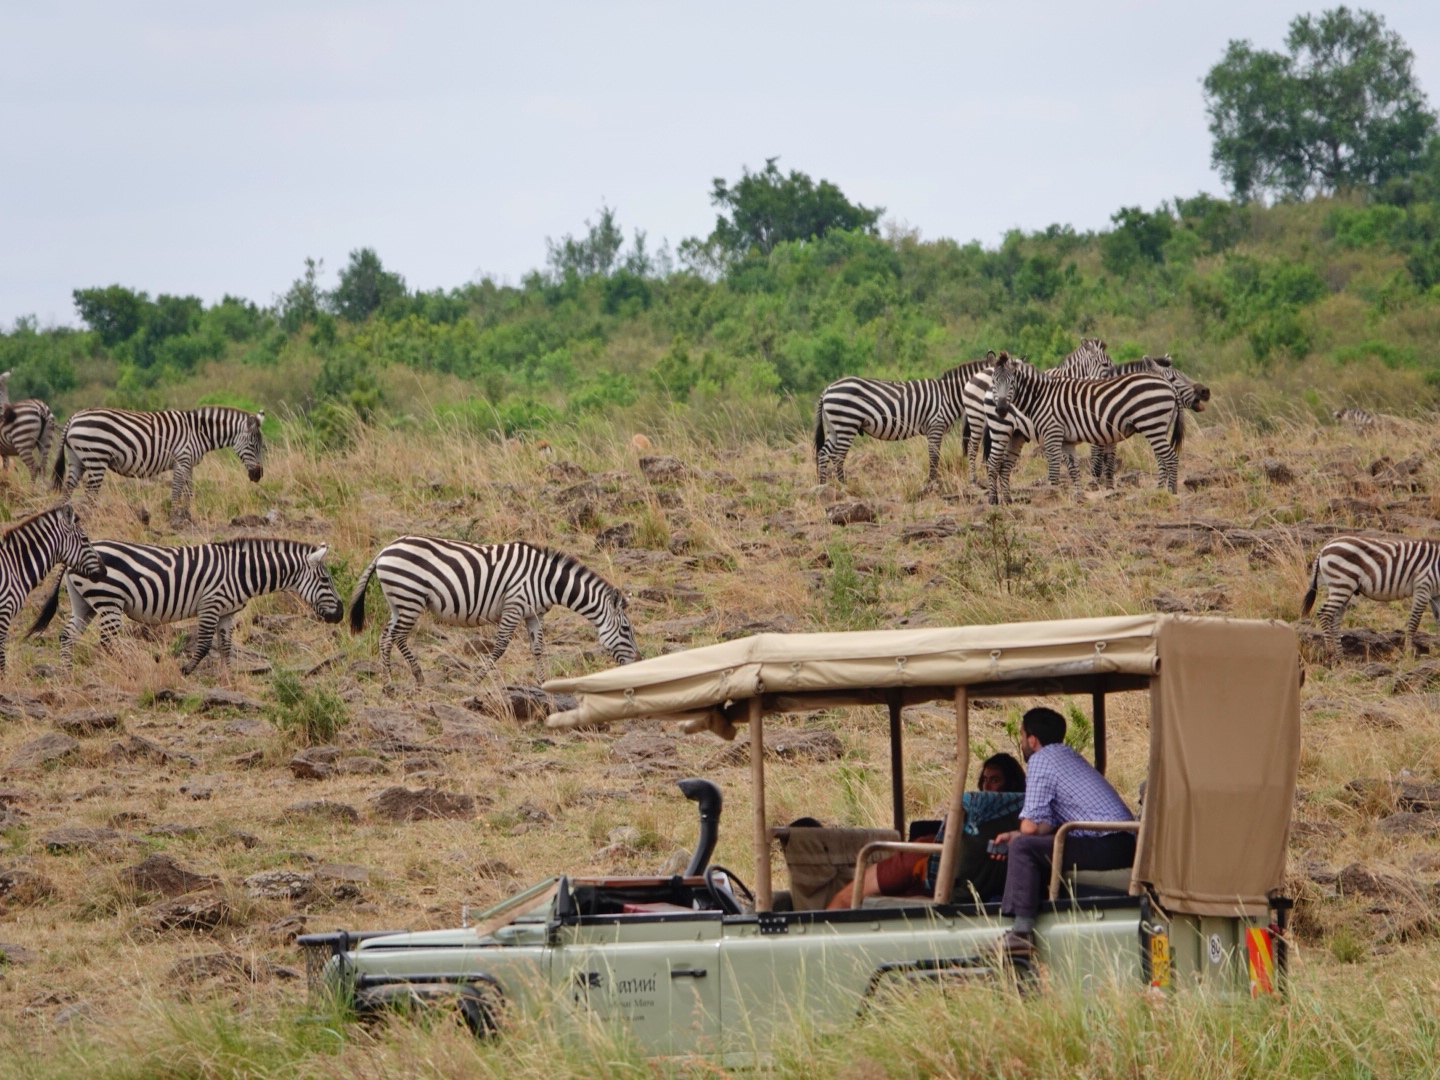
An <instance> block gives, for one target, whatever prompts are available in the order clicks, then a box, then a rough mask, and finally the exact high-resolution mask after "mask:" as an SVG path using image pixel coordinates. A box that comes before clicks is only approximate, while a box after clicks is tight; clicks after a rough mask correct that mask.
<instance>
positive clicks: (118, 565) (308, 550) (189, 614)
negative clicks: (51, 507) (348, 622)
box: [25, 537, 344, 675]
mask: <svg viewBox="0 0 1440 1080" xmlns="http://www.w3.org/2000/svg"><path fill="white" fill-rule="evenodd" d="M95 550H96V552H97V553H98V555H99V557H100V559H101V561H102V562H103V563H104V568H105V571H106V574H105V577H104V579H103V580H101V581H83V580H81V579H79V578H77V577H76V576H75V575H74V574H73V573H72V574H63V575H61V578H60V580H59V581H56V582H55V588H54V589H53V590H52V591H51V593H50V595H49V597H48V598H47V599H46V601H45V606H44V607H43V608H42V609H41V610H40V615H39V617H38V618H37V619H36V620H35V625H34V626H32V627H31V628H30V632H29V633H28V634H26V635H25V636H26V637H33V636H34V635H36V634H38V633H40V632H42V631H43V630H44V629H45V628H46V627H47V626H49V625H50V621H51V620H52V619H53V618H54V617H55V611H56V609H57V608H58V607H59V604H60V587H61V585H62V584H63V585H64V586H66V588H67V589H68V590H69V593H70V622H69V623H68V624H66V626H65V629H64V630H62V631H61V632H60V656H61V659H63V660H64V662H65V665H66V666H67V667H73V666H74V662H75V659H74V650H75V641H76V639H77V638H79V637H80V635H81V634H83V633H84V632H85V628H86V627H87V626H89V625H90V621H91V620H92V619H94V618H96V617H97V616H98V617H99V619H100V643H101V645H102V646H104V647H105V648H107V649H108V648H110V647H111V646H112V645H113V644H114V642H115V639H116V638H117V637H118V636H119V634H120V616H121V615H128V616H129V617H130V618H132V619H134V620H135V621H136V622H139V623H146V624H148V625H151V626H157V625H162V624H164V623H173V622H179V621H180V620H181V619H191V618H196V617H197V616H198V618H199V620H200V625H199V628H198V629H197V630H196V633H195V640H194V643H193V644H192V645H191V647H190V651H189V655H188V656H187V657H186V658H185V662H184V663H183V664H182V665H181V666H180V671H181V673H182V674H185V675H189V674H190V673H191V672H193V671H194V670H195V668H196V667H198V666H199V664H200V661H202V660H204V659H205V657H206V656H207V655H209V653H210V650H211V648H212V647H213V646H215V645H216V644H217V642H218V645H219V649H218V651H219V654H220V659H221V661H222V662H223V663H224V664H225V665H226V666H227V667H228V666H229V664H230V656H231V651H232V646H233V642H234V637H233V635H234V625H235V616H236V614H237V613H238V612H239V611H240V610H241V609H242V608H244V607H245V605H246V604H248V603H249V602H250V601H251V600H253V599H254V598H255V597H257V596H264V595H265V594H266V593H272V592H280V591H282V590H283V591H286V592H293V593H297V594H299V596H300V597H301V599H303V600H305V601H306V602H307V603H308V604H309V605H310V606H311V608H313V609H314V611H315V614H316V615H318V616H319V617H320V618H321V619H323V620H324V621H325V622H327V623H338V622H339V621H340V619H341V618H342V616H343V615H344V604H343V602H342V601H341V599H340V594H339V593H338V592H337V591H336V589H335V582H334V581H333V580H332V579H331V577H330V571H329V570H328V569H327V568H326V566H325V556H326V555H327V554H328V553H329V551H330V549H329V547H328V546H327V545H325V544H321V545H319V546H316V545H315V544H310V543H306V542H305V541H302V540H279V539H272V538H269V537H265V538H261V537H240V538H238V539H234V540H223V541H220V542H219V543H214V544H193V545H190V546H185V547H160V546H157V545H153V544H124V543H120V542H118V541H113V540H101V541H99V542H98V543H96V544H95Z"/></svg>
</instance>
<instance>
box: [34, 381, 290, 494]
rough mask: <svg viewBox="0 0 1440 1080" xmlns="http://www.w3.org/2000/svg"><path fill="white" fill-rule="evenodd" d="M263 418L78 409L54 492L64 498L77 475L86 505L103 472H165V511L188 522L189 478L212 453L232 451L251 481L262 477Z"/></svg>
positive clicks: (239, 412) (224, 412)
mask: <svg viewBox="0 0 1440 1080" xmlns="http://www.w3.org/2000/svg"><path fill="white" fill-rule="evenodd" d="M264 420H265V410H263V409H262V410H260V412H258V413H248V412H245V411H244V410H243V409H227V408H222V407H220V406H209V407H207V408H203V409H189V410H184V411H182V410H178V409H167V410H165V411H163V412H130V411H128V410H125V409H81V410H80V411H79V412H77V413H76V414H75V415H74V416H72V417H70V420H69V422H68V423H66V425H65V430H64V431H63V432H62V433H61V435H60V456H59V457H58V458H56V459H55V474H54V484H55V488H56V489H57V490H59V491H63V493H64V494H66V495H69V494H70V492H72V491H74V490H75V485H76V484H78V483H79V482H80V480H81V478H82V477H83V478H84V481H85V497H86V499H87V500H88V499H92V498H94V496H95V493H96V492H97V491H99V490H100V484H101V482H102V481H103V480H104V479H105V470H106V469H110V470H111V471H112V472H116V473H119V474H120V475H121V476H138V477H149V476H158V475H159V474H160V473H162V472H164V471H165V470H166V469H170V470H171V471H172V475H171V484H170V512H171V514H172V516H174V517H175V519H176V520H177V521H187V520H189V518H190V496H191V494H192V486H191V482H190V477H191V474H192V472H193V471H194V469H195V466H196V465H197V464H198V463H199V461H200V459H201V458H202V457H204V456H205V455H206V454H208V453H209V452H210V451H211V450H219V449H220V448H221V447H225V446H229V447H232V448H233V449H234V451H235V453H237V454H239V455H240V460H241V461H242V462H244V464H245V468H246V470H248V472H249V474H250V479H251V480H252V481H258V480H259V479H260V478H261V476H263V475H264V473H265V468H264V457H265V442H264V439H263V438H262V437H261V434H260V425H261V424H262V423H264ZM67 453H68V454H69V455H70V457H69V469H68V472H67V470H66V456H65V455H66V454H67ZM62 483H63V487H62Z"/></svg>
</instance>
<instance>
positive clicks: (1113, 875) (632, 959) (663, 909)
mask: <svg viewBox="0 0 1440 1080" xmlns="http://www.w3.org/2000/svg"><path fill="white" fill-rule="evenodd" d="M1300 677H1301V669H1300V664H1299V655H1298V651H1297V643H1296V639H1295V635H1294V632H1293V631H1292V630H1291V629H1290V628H1289V627H1288V626H1286V625H1284V624H1283V623H1278V622H1255V621H1242V620H1235V619H1220V618H1188V617H1178V616H1163V615H1147V616H1134V617H1120V618H1102V619H1075V620H1068V621H1060V622H1043V623H1017V624H1011V625H1003V626H969V627H959V628H943V629H920V630H902V631H875V632H863V633H823V634H761V635H758V636H755V637H751V638H746V639H741V640H736V641H730V642H725V643H722V644H718V645H711V646H707V647H704V648H697V649H692V650H690V651H687V652H680V653H674V654H671V655H667V656H660V657H656V658H654V659H650V660H646V661H642V662H640V663H636V664H631V665H629V666H626V667H619V668H614V669H611V670H607V671H603V672H600V673H598V674H595V675H590V676H585V677H582V678H575V679H561V680H554V681H551V682H550V683H547V684H546V686H547V689H550V690H554V691H565V692H569V693H572V694H575V695H577V696H578V697H577V701H578V704H577V707H576V708H574V709H573V710H571V711H568V712H562V713H557V714H555V715H553V716H551V717H550V718H549V720H548V721H547V722H548V724H549V725H550V726H551V727H555V728H576V727H594V726H597V725H605V724H608V723H612V722H615V721H621V720H624V721H635V720H641V719H648V720H653V721H655V722H657V723H659V722H664V721H678V722H680V724H681V725H682V726H683V728H684V730H685V731H687V732H688V733H692V734H702V733H710V734H711V735H713V736H719V737H720V738H723V739H734V738H735V736H736V734H737V731H738V729H739V726H740V725H746V726H748V729H749V735H750V740H749V750H750V768H751V781H752V784H753V788H754V790H753V798H754V811H753V820H752V822H751V823H750V829H751V832H752V837H753V844H754V856H755V859H754V866H753V868H752V869H751V871H750V873H749V875H748V876H749V879H750V882H751V884H752V885H753V891H752V890H751V889H750V888H748V887H746V886H745V885H743V884H742V882H741V881H740V880H739V878H738V877H737V875H736V874H735V873H734V872H733V871H729V870H724V869H722V868H720V867H716V866H712V865H709V858H710V855H711V853H712V852H713V850H714V845H715V839H716V830H717V828H718V827H719V820H720V799H719V791H718V789H717V788H716V787H715V785H713V784H711V783H709V782H708V781H704V780H688V781H682V782H681V787H682V789H684V791H685V794H686V795H687V796H688V797H691V798H694V799H696V800H697V801H698V802H699V804H700V818H701V834H702V835H701V842H700V844H699V845H698V847H697V850H696V853H695V856H694V858H693V859H692V861H691V863H690V865H689V867H688V869H687V870H686V872H685V873H684V874H682V875H678V876H674V877H628V878H609V877H599V878H596V877H570V876H560V877H557V878H551V879H549V880H547V881H543V882H541V883H539V884H537V885H536V886H534V887H533V888H531V889H529V890H527V891H525V892H522V893H520V894H519V895H517V896H515V897H513V898H511V899H510V900H508V901H506V902H505V903H503V904H501V905H499V906H498V907H495V908H493V909H492V910H491V911H489V912H487V913H485V915H483V916H482V917H481V918H480V920H479V921H478V923H477V924H476V925H472V926H468V927H463V928H461V929H456V930H442V931H427V932H423V933H393V932H392V933H375V932H365V933H347V932H337V933H333V934H312V935H308V936H306V937H302V938H301V939H300V944H301V945H302V946H304V947H305V949H306V950H307V960H308V961H310V964H309V967H310V970H311V972H312V974H313V975H314V976H315V977H316V981H317V982H318V983H319V985H320V986H322V987H323V988H326V989H328V990H329V991H330V992H338V993H340V994H341V995H343V996H344V997H345V998H346V999H348V1000H349V1001H350V1002H353V1005H354V1006H355V1007H356V1008H357V1009H358V1010H359V1011H360V1012H362V1013H363V1012H369V1011H373V1010H378V1009H381V1008H383V1007H386V1006H393V1005H397V1004H398V1005H411V1006H413V1005H416V1004H431V1003H433V1004H443V1005H445V1006H448V1007H455V1008H458V1009H459V1011H460V1014H461V1015H462V1016H463V1017H464V1018H465V1019H466V1020H467V1021H468V1022H469V1023H470V1025H471V1026H472V1027H473V1028H474V1029H475V1030H476V1031H477V1032H486V1031H491V1030H494V1029H496V1028H497V1027H503V1014H504V1011H505V1010H506V1009H507V1008H515V1007H519V1008H526V1007H529V1006H530V1005H532V1004H534V1003H536V1002H537V1001H544V1002H548V1003H551V1004H553V1006H554V1008H555V1013H554V1015H555V1016H556V1017H557V1019H558V1020H559V1021H560V1022H562V1023H563V1022H565V1021H566V1020H567V1018H581V1017H583V1016H584V1015H585V1014H590V1015H591V1016H592V1017H594V1018H598V1019H600V1020H602V1021H612V1022H615V1023H617V1024H621V1025H624V1026H626V1027H628V1029H629V1030H630V1031H631V1032H632V1033H633V1036H634V1037H635V1038H636V1039H637V1040H638V1041H639V1042H640V1043H641V1044H642V1045H643V1046H644V1047H645V1048H646V1049H647V1050H648V1051H649V1052H651V1053H655V1054H674V1053H705V1054H713V1055H717V1056H721V1057H723V1058H724V1059H725V1060H727V1061H737V1060H753V1059H755V1058H756V1057H760V1058H763V1057H764V1056H765V1054H766V1053H767V1051H768V1050H769V1049H770V1048H771V1047H773V1046H774V1045H777V1044H778V1042H779V1041H780V1040H783V1039H785V1037H786V1032H787V1031H789V1030H793V1027H794V1025H795V1024H797V1023H805V1024H807V1025H816V1024H818V1025H822V1026H823V1025H838V1024H843V1023H847V1022H853V1021H854V1020H855V1018H856V1017H857V1016H860V1015H862V1014H863V1013H864V1011H865V1010H866V1008H867V1007H868V1002H869V1001H870V999H872V998H874V997H875V996H876V995H877V994H881V993H884V992H885V991H886V989H887V988H889V987H895V986H901V985H907V984H914V983H917V982H936V983H954V984H968V983H982V982H988V981H992V980H1010V979H1013V978H1017V977H1018V978H1019V979H1020V980H1021V981H1022V983H1023V982H1024V981H1025V980H1026V979H1027V978H1029V977H1031V976H1033V975H1034V973H1035V972H1034V969H1033V968H1032V966H1031V964H1033V965H1035V966H1038V967H1039V968H1042V969H1044V970H1045V971H1046V974H1047V979H1046V981H1047V982H1048V983H1052V984H1055V985H1064V984H1072V985H1073V984H1079V985H1081V986H1082V987H1083V986H1085V985H1090V984H1094V983H1099V982H1102V981H1103V982H1107V983H1113V982H1118V983H1119V984H1121V985H1131V986H1135V987H1147V986H1152V987H1160V988H1185V987H1205V988H1209V989H1210V990H1211V991H1213V992H1218V993H1222V994H1233V995H1237V996H1247V995H1250V994H1252V993H1266V992H1272V991H1275V990H1277V989H1279V988H1280V987H1281V985H1282V983H1283V980H1284V976H1285V958H1286V952H1285V924H1286V911H1287V908H1288V902H1287V901H1286V900H1285V899H1284V898H1283V897H1281V896H1280V895H1279V893H1278V889H1279V887H1280V885H1281V881H1282V878H1283V876H1284V869H1285V851H1286V841H1287V834H1288V831H1289V824H1290V812H1291V806H1292V802H1293V799H1294V794H1295V782H1296V774H1297V769H1298V763H1299V754H1300V722H1299V684H1300ZM1125 693H1148V694H1149V695H1150V757H1149V769H1148V788H1147V791H1146V796H1145V799H1144V803H1143V808H1142V813H1141V814H1140V818H1139V822H1138V825H1136V824H1134V823H1127V824H1126V825H1125V826H1124V827H1129V828H1138V830H1139V836H1138V841H1137V852H1136V858H1135V864H1134V866H1133V867H1132V868H1131V869H1130V870H1128V871H1119V872H1116V871H1110V872H1108V873H1105V874H1101V875H1093V874H1086V873H1084V872H1081V873H1078V874H1071V875H1068V876H1067V875H1065V874H1063V873H1062V872H1061V869H1062V868H1063V866H1064V861H1063V858H1062V857H1061V855H1060V852H1062V851H1063V848H1064V845H1065V835H1066V833H1067V831H1068V830H1067V829H1065V828H1061V829H1060V830H1057V832H1056V835H1055V845H1056V849H1057V857H1056V859H1055V866H1056V867H1057V870H1056V872H1055V874H1054V876H1053V878H1052V880H1051V883H1050V899H1049V903H1048V904H1046V905H1044V906H1043V907H1042V912H1041V917H1040V920H1039V924H1038V927H1037V931H1036V935H1035V937H1036V952H1035V957H1034V960H1033V961H1031V962H1023V961H1009V960H1007V959H1006V958H1004V957H1003V956H1001V955H1000V953H999V951H998V949H997V945H998V942H999V939H1000V937H1001V934H1002V931H1003V927H1004V924H1005V920H1002V919H1001V918H1000V915H999V905H998V904H989V905H985V904H980V903H977V902H974V899H973V894H972V896H971V897H970V898H966V897H960V896H956V895H952V890H953V881H952V879H953V868H954V867H955V865H956V859H957V852H958V849H959V844H960V840H959V838H960V836H961V834H962V830H961V829H960V828H950V829H947V830H946V833H945V839H944V840H943V842H942V843H940V844H908V843H906V842H905V841H904V840H902V838H903V837H904V836H905V835H906V825H907V822H906V820H905V800H904V762H905V748H904V745H903V729H902V725H901V710H902V709H903V708H904V707H906V706H908V705H915V704H919V703H924V702H937V701H939V702H946V703H953V705H954V710H955V775H954V785H953V794H952V797H951V799H950V805H949V820H950V821H954V822H959V821H961V820H962V815H963V813H964V802H963V800H962V794H963V792H964V788H965V783H966V775H967V773H968V771H969V760H970V722H969V702H970V701H971V699H972V698H974V697H980V696H983V697H986V698H1007V697H1042V696H1043V697H1049V696H1053V695H1088V696H1089V698H1090V702H1091V709H1092V716H1093V725H1094V741H1093V745H1094V756H1095V765H1096V767H1097V768H1098V769H1099V770H1100V771H1101V772H1104V770H1105V766H1106V702H1107V699H1108V697H1109V695H1112V694H1125ZM862 706H869V707H872V708H873V707H875V706H882V707H885V708H887V709H888V713H889V724H890V770H891V778H892V782H893V821H891V822H890V823H889V826H890V827H889V828H888V829H884V830H870V829H816V830H807V829H804V828H795V827H784V828H779V829H777V828H774V827H772V822H771V821H770V820H769V818H768V816H767V814H766V807H765V769H766V761H765V752H764V751H765V720H766V718H767V717H769V716H773V715H776V714H782V713H792V712H802V711H811V710H816V709H837V708H844V707H862ZM1091 827H1094V826H1093V825H1092V826H1091ZM1111 827H1117V828H1118V827H1121V826H1119V825H1114V824H1113V823H1112V826H1111ZM777 838H778V839H779V840H781V841H783V842H784V845H785V847H784V855H785V858H786V860H787V861H790V862H791V866H790V871H791V880H790V881H789V883H788V884H789V885H790V888H789V889H788V890H781V891H777V890H776V889H775V888H774V887H773V883H772V866H771V863H772V857H773V856H774V854H775V849H776V841H777ZM810 841H818V843H817V842H810ZM897 849H899V850H913V851H915V852H917V853H929V854H932V855H938V856H939V861H940V867H939V872H938V875H937V877H936V881H937V884H936V886H935V891H934V895H933V896H932V897H928V898H919V899H913V900H909V899H907V900H898V899H890V898H873V899H865V900H864V901H863V903H860V904H859V906H858V907H856V908H855V909H853V910H842V911H828V910H824V903H825V900H826V899H828V897H829V896H830V895H831V893H832V892H833V890H834V883H835V882H836V881H840V880H847V881H848V880H850V879H852V878H853V879H854V880H855V881H857V882H858V881H860V879H861V878H862V877H863V874H862V873H861V871H862V870H863V868H864V866H865V865H866V864H867V862H868V861H869V860H871V859H872V858H875V857H882V856H884V855H886V854H888V853H890V852H892V851H894V850H897ZM817 851H819V852H821V853H822V855H823V857H822V860H821V862H822V866H821V870H822V874H821V879H822V880H819V881H818V882H817V879H816V875H815V873H814V871H815V869H816V863H815V859H814V855H815V853H816V852H817ZM802 855H803V857H802ZM825 859H828V860H829V861H828V862H825ZM827 874H828V879H829V880H828V886H829V888H828V891H827V889H826V888H825V887H824V886H825V885H827V882H826V881H825V880H823V879H824V878H825V877H826V875H827ZM802 879H803V880H802ZM854 900H855V901H856V902H859V901H860V900H861V897H860V889H859V887H858V886H856V887H855V890H854ZM1011 964H1018V967H1014V966H1010V965H1011Z"/></svg>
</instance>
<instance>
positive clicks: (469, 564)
mask: <svg viewBox="0 0 1440 1080" xmlns="http://www.w3.org/2000/svg"><path fill="white" fill-rule="evenodd" d="M371 575H374V576H376V577H378V578H379V579H380V591H381V592H382V593H384V595H385V600H386V602H387V603H389V605H390V622H389V623H388V624H386V626H385V630H384V632H383V633H381V635H380V660H381V662H382V663H383V664H384V667H385V678H386V679H387V680H388V679H389V678H390V650H391V648H392V647H394V648H397V649H399V650H400V655H401V656H403V657H404V658H405V662H406V663H407V664H409V665H410V673H411V674H412V675H414V676H415V682H416V683H417V684H418V683H421V682H423V681H424V680H423V679H422V678H421V675H420V665H419V664H418V663H416V661H415V654H414V652H412V651H411V649H410V633H411V631H413V630H414V629H415V622H416V620H417V619H419V618H420V613H421V612H423V611H429V612H431V613H432V614H433V615H434V616H435V619H436V621H437V622H440V623H444V624H445V625H447V626H478V625H480V624H481V623H498V624H499V628H500V632H499V636H498V637H496V639H495V645H494V647H493V648H492V649H491V650H490V662H491V663H492V664H493V663H495V662H497V661H499V659H500V657H501V656H502V655H504V653H505V650H506V648H507V647H508V646H509V645H510V639H511V638H512V637H513V636H514V634H515V631H516V630H517V629H518V628H519V626H520V623H521V621H522V620H523V621H524V623H525V626H526V628H527V629H529V631H530V651H531V652H532V653H533V654H534V656H535V667H536V670H537V672H538V673H539V676H540V681H541V682H544V681H545V637H544V631H543V629H542V627H541V623H540V620H541V618H542V617H543V616H544V615H545V613H546V612H547V611H549V610H550V609H551V608H552V607H554V606H555V605H556V604H559V605H560V606H561V607H568V608H570V609H571V610H572V611H575V612H578V613H579V614H581V615H583V616H585V618H587V619H589V620H590V622H591V623H593V624H594V626H595V629H596V630H598V631H599V633H600V644H602V645H604V646H605V648H606V649H608V650H609V652H610V655H611V656H613V657H614V658H615V662H616V663H617V664H629V663H633V662H634V661H635V660H637V659H639V656H640V651H639V649H638V648H637V646H636V644H635V630H634V628H633V627H631V625H630V618H629V616H628V615H626V614H625V596H624V594H623V593H621V591H620V590H619V589H617V588H616V587H615V586H614V585H611V584H610V583H609V582H607V581H606V580H605V579H604V578H602V577H601V576H600V575H599V574H597V573H595V571H593V570H591V569H589V568H588V567H586V566H583V565H582V564H581V563H579V562H578V561H576V560H575V559H573V558H571V557H570V556H569V555H565V554H563V553H561V552H558V551H551V550H549V549H548V548H542V547H535V546H534V545H533V544H525V543H511V544H487V545H484V546H482V545H479V544H466V543H463V542H462V541H459V540H445V539H442V538H440V537H436V536H402V537H400V539H398V540H395V541H392V542H391V543H389V544H387V545H386V546H385V547H384V548H382V549H381V550H380V553H379V554H378V555H376V556H375V558H374V559H373V560H372V561H371V563H370V565H369V566H367V567H366V568H365V572H364V573H363V574H361V575H360V581H359V583H358V584H357V585H356V586H355V593H354V595H353V596H352V597H351V598H350V629H351V630H353V631H354V632H355V633H357V634H358V633H359V632H360V631H361V630H363V629H364V628H365V590H366V588H367V587H368V586H369V584H370V577H371Z"/></svg>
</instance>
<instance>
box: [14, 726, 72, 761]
mask: <svg viewBox="0 0 1440 1080" xmlns="http://www.w3.org/2000/svg"><path fill="white" fill-rule="evenodd" d="M79 749H80V744H79V743H78V742H76V741H75V740H74V739H72V738H70V736H69V735H61V734H60V733H59V732H58V731H50V732H46V733H45V734H44V735H41V736H40V738H38V739H35V740H34V741H33V742H28V743H26V744H25V745H24V746H22V747H20V749H18V750H16V751H15V753H14V754H12V755H11V757H10V768H12V769H37V768H39V767H40V766H42V765H44V764H46V763H47V762H51V761H61V760H63V759H64V758H67V757H69V756H70V755H71V754H73V753H75V751H76V750H79Z"/></svg>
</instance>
